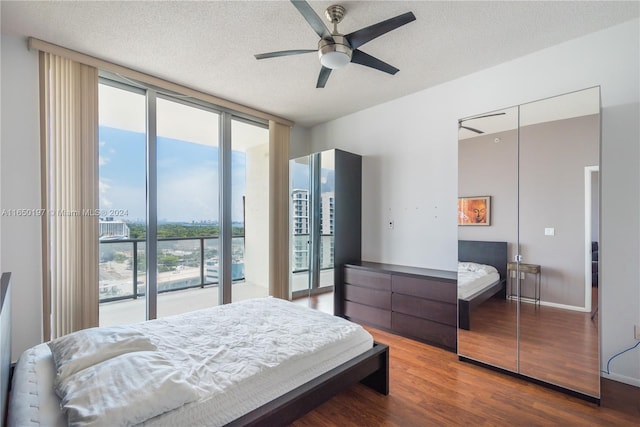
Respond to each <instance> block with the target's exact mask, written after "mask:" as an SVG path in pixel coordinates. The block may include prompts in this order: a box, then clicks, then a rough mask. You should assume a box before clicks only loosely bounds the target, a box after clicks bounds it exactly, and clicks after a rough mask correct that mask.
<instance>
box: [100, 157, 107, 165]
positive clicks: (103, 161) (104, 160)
mask: <svg viewBox="0 0 640 427" xmlns="http://www.w3.org/2000/svg"><path fill="white" fill-rule="evenodd" d="M107 163H109V158H108V157H104V156H98V165H99V166H104V165H106V164H107Z"/></svg>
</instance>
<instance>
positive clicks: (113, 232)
mask: <svg viewBox="0 0 640 427" xmlns="http://www.w3.org/2000/svg"><path fill="white" fill-rule="evenodd" d="M98 236H99V237H100V240H122V239H128V238H129V227H128V226H127V224H126V223H125V222H124V221H119V220H118V221H114V219H113V218H110V217H108V218H100V221H98Z"/></svg>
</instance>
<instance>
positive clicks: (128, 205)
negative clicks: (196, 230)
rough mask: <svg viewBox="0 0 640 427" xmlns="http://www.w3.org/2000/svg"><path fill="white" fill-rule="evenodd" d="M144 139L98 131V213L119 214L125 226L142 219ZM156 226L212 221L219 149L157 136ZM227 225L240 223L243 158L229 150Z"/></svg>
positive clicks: (141, 135) (115, 131) (128, 133)
mask: <svg viewBox="0 0 640 427" xmlns="http://www.w3.org/2000/svg"><path fill="white" fill-rule="evenodd" d="M145 138H146V137H145V134H144V133H141V132H133V131H129V130H122V129H115V128H112V127H108V126H100V127H99V139H100V151H99V164H100V209H101V211H102V212H109V211H110V210H113V211H120V210H124V211H126V212H127V213H128V216H126V217H121V218H120V219H124V220H126V221H131V222H143V221H144V219H145V217H146V208H145V205H146V188H145V187H146V160H145V157H146V154H145ZM157 151H158V152H157V165H158V166H157V168H158V180H157V182H158V221H160V222H164V221H168V222H191V221H214V222H215V221H217V220H218V219H219V218H218V149H217V147H214V146H211V145H204V144H197V143H193V142H186V141H180V140H177V139H172V138H166V137H158V148H157ZM231 163H232V171H233V172H232V178H231V181H232V195H233V196H232V221H234V222H240V221H242V196H243V195H244V194H245V186H246V182H245V170H246V157H245V154H244V153H243V152H240V151H233V152H232V155H231Z"/></svg>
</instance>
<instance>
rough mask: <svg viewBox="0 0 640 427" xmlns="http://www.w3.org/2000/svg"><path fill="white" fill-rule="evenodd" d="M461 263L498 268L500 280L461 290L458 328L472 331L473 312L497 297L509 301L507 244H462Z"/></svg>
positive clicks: (468, 242)
mask: <svg viewBox="0 0 640 427" xmlns="http://www.w3.org/2000/svg"><path fill="white" fill-rule="evenodd" d="M458 263H459V265H460V263H474V264H480V265H487V266H491V267H494V268H495V270H496V271H497V277H495V276H494V277H493V279H492V280H486V279H483V280H485V281H484V283H482V284H480V285H474V284H470V285H468V287H466V288H464V289H460V288H459V290H458V327H459V328H461V329H465V330H470V329H471V312H472V311H473V309H474V308H476V307H477V306H479V305H480V304H482V303H483V302H484V301H486V300H488V299H489V298H491V297H493V296H497V297H499V298H506V289H505V283H506V278H507V242H486V241H472V240H459V241H458Z"/></svg>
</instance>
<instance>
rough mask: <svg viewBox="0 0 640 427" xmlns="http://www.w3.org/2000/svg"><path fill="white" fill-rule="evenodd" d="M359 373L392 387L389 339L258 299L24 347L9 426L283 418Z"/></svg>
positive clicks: (380, 386) (282, 421)
mask: <svg viewBox="0 0 640 427" xmlns="http://www.w3.org/2000/svg"><path fill="white" fill-rule="evenodd" d="M359 381H360V382H363V383H365V384H366V385H368V386H370V387H372V388H374V389H375V390H376V391H378V392H380V393H383V394H388V347H387V346H385V345H382V344H378V343H374V342H373V339H372V338H371V335H370V334H369V333H368V332H366V331H365V330H364V329H363V328H361V327H360V326H359V325H356V324H354V323H352V322H349V321H346V320H345V319H342V318H338V317H334V316H331V315H328V314H326V313H321V312H318V311H315V310H312V309H309V308H306V307H303V306H299V305H297V304H293V303H290V302H288V301H284V300H280V299H276V298H257V299H252V300H247V301H242V302H238V303H234V304H226V305H222V306H218V307H212V308H210V309H205V310H198V311H194V312H191V313H186V314H183V315H179V316H172V317H166V318H163V319H158V320H152V321H147V322H141V323H137V324H133V325H128V326H126V327H110V328H92V329H88V330H84V331H79V332H77V333H74V334H70V335H68V336H65V337H62V338H60V339H57V340H53V341H52V342H50V343H44V344H39V345H37V346H35V347H32V348H31V349H28V350H26V351H25V352H24V353H23V354H22V356H21V357H20V359H19V361H18V364H17V366H16V368H15V372H14V376H13V387H12V390H11V396H10V403H9V417H8V425H9V426H29V425H47V426H58V425H67V424H68V423H69V424H75V425H84V424H83V423H85V422H88V423H89V424H88V425H145V426H170V425H243V426H244V425H265V424H266V425H287V424H289V423H291V422H292V421H294V420H295V419H296V418H298V417H300V416H301V415H303V414H305V413H306V412H308V411H310V410H311V409H313V408H314V407H316V406H318V405H320V404H321V403H323V402H324V401H326V400H328V399H329V398H330V397H332V396H334V395H335V394H337V393H339V392H341V391H343V390H345V389H347V388H348V387H350V386H351V385H353V384H355V383H357V382H359ZM112 391H117V393H112ZM105 396H107V397H106V398H105ZM61 404H62V405H63V406H64V407H65V411H64V412H62V411H61V410H60V407H61V406H60V405H61Z"/></svg>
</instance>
